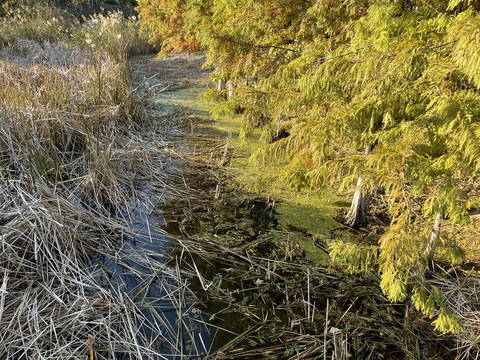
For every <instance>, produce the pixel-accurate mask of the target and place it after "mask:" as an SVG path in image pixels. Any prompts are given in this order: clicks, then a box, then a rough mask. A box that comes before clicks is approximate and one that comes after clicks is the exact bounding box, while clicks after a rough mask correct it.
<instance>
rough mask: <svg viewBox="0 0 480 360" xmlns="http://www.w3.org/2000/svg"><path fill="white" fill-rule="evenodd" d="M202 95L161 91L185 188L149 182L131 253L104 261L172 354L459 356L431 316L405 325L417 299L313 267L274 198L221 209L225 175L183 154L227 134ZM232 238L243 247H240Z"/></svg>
mask: <svg viewBox="0 0 480 360" xmlns="http://www.w3.org/2000/svg"><path fill="white" fill-rule="evenodd" d="M158 83H160V80H158ZM153 84H155V79H153ZM150 85H152V84H150ZM203 91H204V89H203V88H199V87H188V88H173V87H172V88H170V89H168V90H165V91H162V92H159V93H157V94H156V96H155V98H154V106H155V111H156V116H157V121H158V124H157V125H160V126H161V127H164V128H165V129H168V131H169V133H168V134H167V135H166V141H170V142H171V144H173V145H174V149H175V152H176V153H177V157H174V158H172V160H171V161H172V166H173V167H174V168H175V169H176V173H177V174H178V175H180V176H179V177H176V178H175V179H172V184H171V185H173V186H175V187H183V190H184V193H183V196H182V197H178V198H175V199H174V200H171V201H168V202H166V203H165V202H162V201H161V199H162V196H163V194H156V193H154V192H151V190H148V189H146V190H145V191H146V192H149V191H150V193H149V197H150V198H151V199H152V201H151V203H150V204H149V205H146V204H145V203H142V204H139V205H137V206H136V207H134V208H133V209H132V211H131V213H130V216H131V218H132V227H131V228H130V229H129V234H127V235H125V236H124V237H122V239H119V244H120V245H121V246H124V252H123V253H124V254H125V258H123V259H117V258H113V257H109V256H108V254H106V255H105V257H104V258H103V259H101V261H100V263H101V264H102V266H104V267H105V268H107V269H108V272H109V273H111V274H113V275H112V277H113V278H117V280H116V282H115V283H116V284H118V286H121V287H123V291H125V292H126V293H127V294H128V295H129V296H130V297H131V298H132V299H134V300H135V302H136V303H137V304H139V305H141V304H142V303H144V302H145V301H146V300H148V302H149V304H150V305H151V306H152V307H153V311H151V313H150V315H149V316H150V318H152V320H154V319H156V320H158V319H160V320H161V321H160V322H161V324H162V326H161V329H160V332H161V334H158V332H159V331H158V329H151V328H149V327H148V326H144V327H143V330H142V331H145V332H146V333H147V334H148V335H149V337H151V338H155V337H157V336H158V337H159V340H158V351H159V352H160V353H161V354H163V356H162V357H164V358H191V359H197V358H206V357H213V356H214V357H215V358H218V359H224V358H228V359H236V358H245V359H254V358H255V359H256V358H258V359H263V358H272V359H282V358H285V359H289V358H292V359H293V358H297V357H303V358H310V359H314V358H326V359H327V358H329V359H343V358H367V357H369V358H372V359H375V358H383V359H405V358H408V357H409V356H410V358H412V357H411V356H413V357H414V358H418V359H422V358H425V359H428V358H432V354H436V355H438V358H445V359H447V358H449V356H448V352H449V351H448V348H447V343H445V342H443V339H441V338H437V337H436V335H435V334H434V333H433V332H432V331H431V327H430V326H429V325H428V323H425V322H421V321H420V322H418V323H408V324H407V319H409V317H412V320H413V318H414V317H415V316H416V314H415V312H414V310H413V309H412V308H411V307H409V305H408V304H399V305H392V304H389V303H388V302H387V300H386V299H385V298H384V296H383V295H382V293H381V291H380V290H379V287H378V278H377V277H376V276H375V275H356V276H354V275H351V274H343V273H338V272H331V270H329V269H323V268H318V267H317V268H315V267H311V266H306V265H304V263H303V258H302V254H301V253H300V254H299V253H298V252H297V253H296V252H295V251H293V250H292V251H290V250H289V249H285V248H282V246H281V245H279V244H280V243H282V242H283V243H286V244H289V241H291V240H290V237H291V236H293V235H295V234H293V232H294V230H292V231H290V232H287V231H285V230H284V229H282V228H280V227H279V226H278V222H277V219H276V214H275V211H274V209H273V208H272V206H271V204H269V202H268V201H267V200H265V199H261V198H259V197H252V196H251V195H247V194H245V197H244V198H243V199H238V198H234V197H235V196H236V195H235V196H234V195H233V194H224V197H225V198H226V200H224V201H223V202H222V204H220V205H218V203H217V204H216V205H215V206H213V205H212V204H213V197H214V194H215V188H216V186H218V179H217V178H216V177H215V176H216V175H215V174H214V175H212V174H211V169H209V168H202V171H198V168H195V166H193V169H192V168H190V167H191V165H192V164H191V162H189V160H185V159H183V156H185V157H187V158H188V157H189V156H191V157H192V158H193V159H194V160H195V155H196V154H201V153H205V152H207V153H208V150H209V149H212V148H215V147H216V146H217V144H218V141H219V140H223V139H225V138H226V137H227V135H228V134H225V133H222V132H218V131H216V130H214V129H212V128H210V127H209V126H208V122H207V120H208V115H209V105H208V104H207V103H206V102H205V101H203V100H200V99H199V96H200V95H201V93H202V92H203ZM202 121H205V123H203V124H202ZM188 135H194V136H191V137H190V136H188ZM179 159H180V160H179ZM197 165H198V164H197ZM230 195H231V196H230ZM307 235H308V234H307ZM300 236H305V234H300ZM279 239H280V240H281V241H277V240H279ZM212 240H214V241H215V242H214V241H212ZM229 241H231V243H232V244H234V245H235V246H236V247H238V248H239V249H243V250H242V251H239V252H233V251H230V250H229V249H228V247H227V246H228V244H229ZM216 242H220V243H222V245H219V244H217V243H216ZM291 246H292V248H293V246H294V245H291ZM319 251H320V250H319ZM282 256H283V257H282ZM99 281H103V280H102V279H99ZM105 281H106V280H105ZM108 281H110V282H111V279H110V280H108ZM106 282H107V281H106ZM151 310H152V309H151ZM408 321H410V320H408ZM419 334H420V336H419ZM449 345H451V344H449Z"/></svg>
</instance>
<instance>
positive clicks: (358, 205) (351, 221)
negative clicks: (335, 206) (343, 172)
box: [345, 175, 368, 229]
mask: <svg viewBox="0 0 480 360" xmlns="http://www.w3.org/2000/svg"><path fill="white" fill-rule="evenodd" d="M362 183H363V175H360V176H359V177H358V181H357V190H356V191H355V195H354V196H353V201H352V205H350V209H349V210H348V214H347V217H346V219H345V223H346V224H347V226H349V227H351V228H354V229H358V228H360V227H362V226H365V225H367V207H368V191H366V190H365V189H362Z"/></svg>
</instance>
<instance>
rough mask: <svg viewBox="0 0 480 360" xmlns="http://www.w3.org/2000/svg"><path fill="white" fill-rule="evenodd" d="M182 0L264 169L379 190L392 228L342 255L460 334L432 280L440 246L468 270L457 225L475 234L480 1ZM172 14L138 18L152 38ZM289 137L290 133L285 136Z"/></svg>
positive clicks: (189, 27) (395, 296)
mask: <svg viewBox="0 0 480 360" xmlns="http://www.w3.org/2000/svg"><path fill="white" fill-rule="evenodd" d="M141 3H142V5H143V7H146V6H147V4H150V5H151V6H153V5H154V3H155V1H153V0H150V1H149V0H144V1H142V2H141ZM180 3H182V4H183V5H182V9H185V10H186V13H185V14H184V16H183V19H184V20H185V21H184V25H183V26H184V27H183V29H184V31H185V33H188V34H190V35H191V34H193V35H191V36H194V37H195V41H197V42H199V43H200V44H201V45H202V46H204V47H205V48H206V49H207V50H208V51H207V65H208V66H215V69H216V70H215V73H214V75H213V77H214V79H216V80H221V81H223V82H228V81H230V82H232V83H234V84H236V85H237V86H238V87H237V88H236V90H235V91H234V94H233V96H231V97H230V98H229V99H228V100H227V101H224V102H222V103H221V104H220V106H219V111H218V114H223V113H225V112H226V111H233V110H237V111H238V109H241V110H242V111H243V118H244V123H243V131H244V133H245V134H248V131H249V129H252V128H253V127H262V128H263V129H264V137H263V138H264V139H265V142H266V144H265V146H264V147H263V148H262V149H261V150H260V151H259V152H258V153H257V154H255V156H254V158H253V162H254V163H257V164H258V163H262V162H265V161H279V162H283V163H285V161H286V166H285V170H284V174H283V175H284V177H285V179H286V180H287V181H288V182H290V183H291V184H293V185H295V186H313V187H317V186H321V185H323V184H331V185H334V186H338V187H340V188H352V187H355V184H358V185H357V186H359V187H362V188H363V189H364V190H366V191H373V190H381V191H382V192H383V193H384V194H385V196H384V199H385V202H386V204H387V209H388V217H389V219H390V225H389V227H388V229H386V231H385V232H384V233H383V234H382V235H381V237H380V239H379V241H378V244H374V246H373V247H372V246H371V245H368V248H366V249H365V248H364V249H362V251H359V250H358V248H357V249H355V248H354V247H353V248H352V246H351V244H344V243H342V242H335V243H332V245H331V250H332V254H334V257H336V258H337V259H339V261H340V262H341V261H342V259H343V260H347V261H346V262H348V266H352V265H355V264H358V267H359V268H362V269H364V270H365V269H367V268H369V266H368V264H367V263H368V262H370V263H371V266H375V267H377V268H378V271H379V272H380V274H381V276H382V281H381V287H382V289H383V291H384V292H385V294H386V295H387V296H388V298H389V299H391V300H392V301H404V300H405V299H406V298H407V296H408V295H409V294H413V295H412V296H411V300H412V301H413V304H414V305H415V306H416V308H417V309H418V310H420V311H422V312H423V313H425V314H427V315H430V316H433V315H435V314H437V315H438V317H437V318H436V320H435V321H434V324H435V327H436V328H437V329H438V330H440V331H443V332H448V331H450V332H458V331H459V330H460V328H461V324H460V323H459V321H458V319H457V318H456V317H455V314H454V313H453V311H452V310H451V309H448V308H447V306H446V304H445V300H444V299H443V297H442V296H441V294H440V292H439V290H438V289H436V288H433V287H431V286H428V285H427V283H426V281H425V280H424V273H425V269H426V268H427V267H428V261H429V260H430V258H431V256H432V255H433V254H434V251H435V249H437V250H438V251H441V252H442V253H443V254H445V255H446V257H447V258H449V259H450V261H451V262H452V263H458V262H460V261H462V259H463V257H464V253H463V251H462V250H461V249H460V248H459V246H458V245H457V244H456V241H455V231H454V230H450V229H455V228H456V227H462V226H465V225H467V224H468V223H469V221H470V212H471V211H472V210H474V209H476V208H477V207H478V200H479V198H478V185H477V183H478V181H477V178H478V175H479V170H480V143H479V141H478V140H479V136H480V94H479V88H480V46H479V34H480V14H479V10H480V2H478V1H459V0H452V1H447V0H421V1H414V0H411V1H405V0H396V1H382V0H370V1H367V0H365V1H349V0H344V1H326V0H316V1H311V2H306V1H298V0H274V1H253V0H240V1H239V0H237V1H231V0H203V1H200V2H197V1H192V0H183V1H170V2H169V4H170V5H169V6H176V5H173V4H180ZM178 6H180V5H178ZM140 11H142V6H141V7H140ZM162 14H163V13H162ZM162 16H163V15H162ZM162 16H160V17H158V16H157V17H156V15H155V14H154V13H152V12H143V13H141V19H142V20H143V24H144V26H146V27H147V28H149V26H151V25H149V24H153V22H155V21H157V22H160V23H161V24H162V26H165V24H166V21H171V19H165V18H164V17H162ZM153 26H156V25H153ZM159 29H161V27H159ZM162 41H164V42H165V40H162ZM167 43H168V42H167ZM166 49H167V50H170V49H171V47H170V48H169V47H168V46H167V48H166ZM282 130H283V131H286V132H287V133H288V136H284V137H282V138H280V137H279V136H278V134H279V133H280V132H281V131H282ZM366 148H372V151H369V152H365V149H366ZM359 178H360V179H361V180H362V181H358V179H359ZM442 228H443V229H445V228H446V229H448V231H445V230H443V231H442V230H441V229H442ZM365 259H368V261H367V262H366V261H365ZM371 266H370V267H371Z"/></svg>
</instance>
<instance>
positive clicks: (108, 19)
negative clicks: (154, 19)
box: [73, 11, 156, 60]
mask: <svg viewBox="0 0 480 360" xmlns="http://www.w3.org/2000/svg"><path fill="white" fill-rule="evenodd" d="M84 20H85V21H84V23H83V24H82V26H81V27H79V28H78V29H77V31H76V32H75V34H74V35H73V40H74V41H76V42H77V43H78V44H80V45H82V46H86V47H90V48H93V49H99V48H101V49H103V50H105V51H106V52H108V54H109V55H110V56H112V57H113V58H115V59H117V60H120V59H121V58H122V56H124V55H126V56H131V55H142V54H151V53H154V52H155V50H156V49H155V47H154V46H153V45H151V44H149V42H148V34H145V33H143V32H142V33H140V31H139V26H138V25H137V18H136V17H135V16H130V17H125V16H124V14H123V13H122V12H120V11H115V12H109V13H107V14H106V15H104V14H101V13H100V14H94V15H91V16H90V17H89V18H88V19H86V18H85V19H84Z"/></svg>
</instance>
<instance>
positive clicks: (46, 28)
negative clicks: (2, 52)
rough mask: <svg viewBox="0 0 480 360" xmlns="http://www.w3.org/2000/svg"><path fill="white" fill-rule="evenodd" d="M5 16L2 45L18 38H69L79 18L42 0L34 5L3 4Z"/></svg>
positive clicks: (1, 20)
mask: <svg viewBox="0 0 480 360" xmlns="http://www.w3.org/2000/svg"><path fill="white" fill-rule="evenodd" d="M3 8H4V9H5V16H3V17H0V46H1V47H3V46H6V45H8V44H9V43H13V42H14V41H16V40H17V39H30V40H35V41H38V42H44V41H58V40H62V39H63V40H66V39H68V38H69V36H70V35H69V34H70V33H71V32H72V29H73V28H74V27H76V26H79V22H78V20H76V19H75V17H74V16H73V15H72V14H69V13H68V12H67V11H65V10H62V9H59V8H57V7H53V6H48V5H47V4H46V3H43V2H41V1H38V2H36V3H35V4H34V5H33V6H32V5H23V4H21V5H18V6H14V7H9V6H8V3H7V4H6V5H4V6H3Z"/></svg>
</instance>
